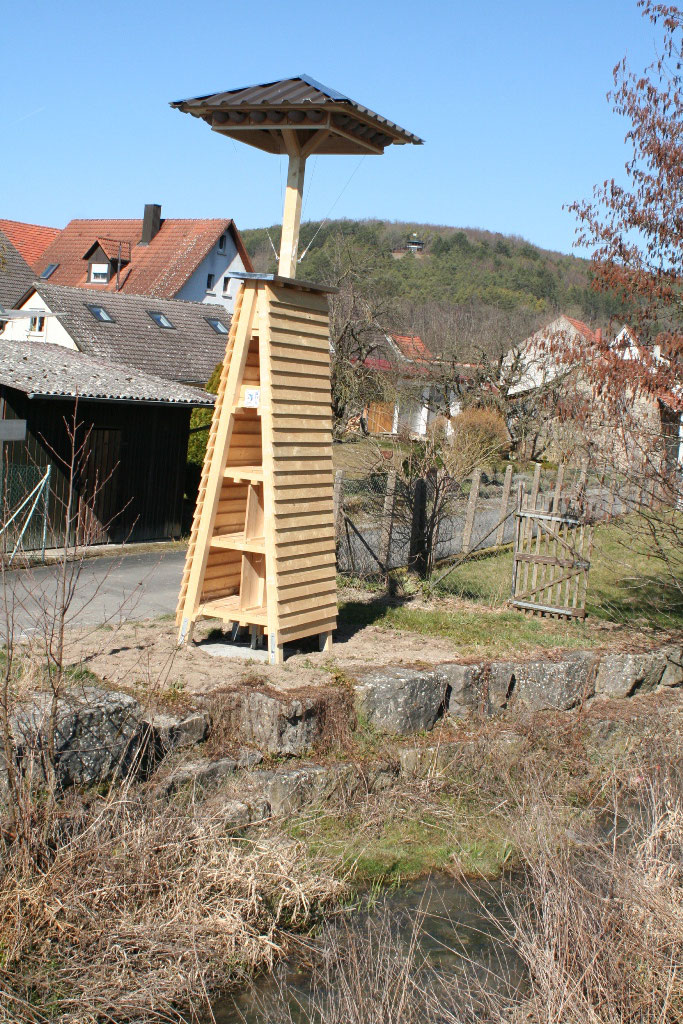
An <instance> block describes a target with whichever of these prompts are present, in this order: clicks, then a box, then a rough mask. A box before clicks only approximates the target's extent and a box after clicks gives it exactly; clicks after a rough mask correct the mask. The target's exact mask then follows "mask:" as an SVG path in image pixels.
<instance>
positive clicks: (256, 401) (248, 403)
mask: <svg viewBox="0 0 683 1024" xmlns="http://www.w3.org/2000/svg"><path fill="white" fill-rule="evenodd" d="M260 404H261V388H247V389H246V390H245V392H244V407H245V408H246V409H258V407H259V405H260Z"/></svg>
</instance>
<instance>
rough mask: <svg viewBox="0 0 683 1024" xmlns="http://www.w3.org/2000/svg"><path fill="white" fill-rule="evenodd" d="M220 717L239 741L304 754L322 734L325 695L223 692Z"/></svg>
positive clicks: (285, 752) (271, 751)
mask: <svg viewBox="0 0 683 1024" xmlns="http://www.w3.org/2000/svg"><path fill="white" fill-rule="evenodd" d="M220 716H221V719H222V721H223V724H224V726H225V728H226V731H227V732H228V733H229V734H230V736H231V737H232V738H233V739H234V740H236V741H237V742H241V743H248V744H251V745H253V746H256V747H259V748H260V749H261V750H265V751H267V752H268V753H270V754H293V755H297V754H303V753H304V752H305V751H306V750H308V749H309V748H310V747H311V746H312V745H313V744H314V743H315V742H316V740H318V739H320V737H321V736H322V732H323V727H324V717H325V702H324V694H321V695H320V696H305V697H300V696H295V697H291V696H287V694H280V693H276V692H274V691H273V692H268V691H264V690H251V689H240V690H233V691H230V692H228V693H226V694H222V695H221V703H220Z"/></svg>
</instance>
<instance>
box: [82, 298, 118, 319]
mask: <svg viewBox="0 0 683 1024" xmlns="http://www.w3.org/2000/svg"><path fill="white" fill-rule="evenodd" d="M86 306H87V308H88V309H89V310H90V312H91V313H92V315H93V316H94V317H95V319H96V320H99V321H100V323H102V324H113V323H115V320H114V317H113V316H110V315H109V313H107V311H106V309H105V308H104V306H91V305H90V303H89V302H86Z"/></svg>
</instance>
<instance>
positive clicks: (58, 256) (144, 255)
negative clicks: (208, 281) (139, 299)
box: [35, 218, 251, 299]
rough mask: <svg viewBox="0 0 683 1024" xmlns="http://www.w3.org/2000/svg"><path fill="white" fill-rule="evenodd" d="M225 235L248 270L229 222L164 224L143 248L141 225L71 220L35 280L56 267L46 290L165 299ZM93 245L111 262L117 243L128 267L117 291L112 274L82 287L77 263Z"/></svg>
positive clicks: (82, 267) (83, 273) (84, 278)
mask: <svg viewBox="0 0 683 1024" xmlns="http://www.w3.org/2000/svg"><path fill="white" fill-rule="evenodd" d="M225 232H229V233H230V234H231V236H232V238H233V240H234V242H235V245H236V246H237V250H238V252H239V254H240V256H241V257H242V262H243V263H244V264H245V267H246V268H247V270H250V269H251V261H250V259H249V256H248V255H247V251H246V249H245V248H244V243H243V242H242V239H241V238H240V235H239V232H238V231H237V228H236V227H235V224H234V222H233V221H232V220H224V219H220V218H209V219H204V220H189V219H188V220H182V219H171V218H165V219H164V220H162V221H161V227H160V228H159V231H158V232H157V233H156V235H155V236H154V238H153V239H152V241H151V242H149V244H148V245H140V244H139V243H140V239H141V237H142V221H141V220H111V219H100V220H72V221H69V223H68V224H67V226H66V227H65V228H64V230H63V231H61V232H59V234H58V236H57V237H56V238H55V239H54V240H53V241H52V244H51V245H49V246H48V247H47V249H46V250H45V252H44V253H43V254H42V256H41V258H40V259H39V260H38V262H37V265H36V268H35V269H36V272H37V273H38V274H39V273H40V272H41V271H42V270H44V269H45V267H46V266H48V264H50V263H56V264H57V268H56V270H55V271H54V272H53V273H52V274H51V275H50V282H51V283H52V284H65V285H72V286H75V287H78V288H89V287H92V288H93V291H98V292H107V291H109V292H112V291H114V290H118V291H121V292H129V293H132V294H134V295H155V296H158V297H159V298H166V299H170V298H173V296H174V295H176V294H177V293H178V292H179V291H180V289H181V288H182V287H183V285H184V284H185V283H186V281H187V280H188V278H189V277H190V276H191V275H192V274H193V273H194V271H195V270H196V269H197V267H198V266H199V264H200V263H201V261H202V260H203V259H204V257H205V256H207V255H208V253H209V252H210V251H211V249H212V248H213V247H214V246H215V245H216V243H217V242H218V239H219V238H220V236H221V235H222V234H224V233H225ZM97 242H99V243H100V244H101V245H102V247H103V249H104V251H105V252H106V253H107V255H108V256H109V258H110V259H113V260H116V257H117V255H118V245H119V242H120V243H122V254H121V255H122V258H123V259H128V260H129V263H128V264H127V266H125V267H124V268H123V269H122V271H121V273H120V275H119V280H118V289H117V281H116V275H115V274H114V276H113V277H112V279H111V281H109V282H108V283H107V284H101V285H92V284H91V283H90V282H89V281H88V263H87V260H85V259H84V258H83V257H84V255H85V254H86V253H87V252H89V251H90V249H91V248H92V246H93V245H94V244H95V243H97Z"/></svg>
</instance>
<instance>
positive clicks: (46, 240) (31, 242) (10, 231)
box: [0, 219, 59, 271]
mask: <svg viewBox="0 0 683 1024" xmlns="http://www.w3.org/2000/svg"><path fill="white" fill-rule="evenodd" d="M0 231H2V232H3V233H4V234H5V235H6V236H7V238H8V239H9V241H10V242H11V243H12V245H13V246H14V248H15V249H16V250H17V252H18V253H19V255H20V256H21V258H22V259H23V260H25V262H26V263H28V265H29V267H31V269H32V270H33V271H35V268H36V264H37V263H38V262H39V260H40V257H41V256H42V255H43V253H44V252H45V250H46V249H47V247H48V245H50V243H51V242H54V240H55V238H56V237H57V235H58V234H59V228H46V227H43V226H42V225H40V224H24V223H23V222H22V221H19V220H2V219H0Z"/></svg>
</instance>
